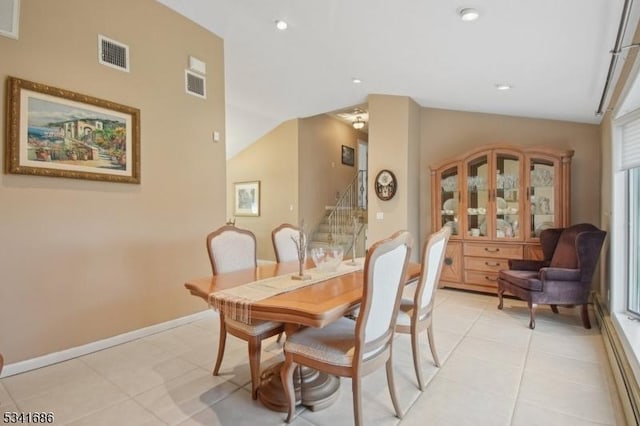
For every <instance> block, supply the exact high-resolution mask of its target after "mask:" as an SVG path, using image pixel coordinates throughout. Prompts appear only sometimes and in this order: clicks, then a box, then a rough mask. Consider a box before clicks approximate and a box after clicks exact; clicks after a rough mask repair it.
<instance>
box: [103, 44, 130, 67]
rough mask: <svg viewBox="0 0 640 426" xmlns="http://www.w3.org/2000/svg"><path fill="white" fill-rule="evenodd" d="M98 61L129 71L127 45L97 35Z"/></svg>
mask: <svg viewBox="0 0 640 426" xmlns="http://www.w3.org/2000/svg"><path fill="white" fill-rule="evenodd" d="M98 62H100V63H101V64H102V65H106V66H108V67H112V68H116V69H119V70H120V71H126V72H129V46H127V45H125V44H122V43H119V42H117V41H115V40H111V39H110V38H107V37H105V36H103V35H98Z"/></svg>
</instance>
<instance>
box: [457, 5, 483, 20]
mask: <svg viewBox="0 0 640 426" xmlns="http://www.w3.org/2000/svg"><path fill="white" fill-rule="evenodd" d="M458 15H460V19H462V20H463V21H467V22H469V21H475V20H476V19H478V18H479V17H480V12H478V10H477V9H474V8H472V7H465V8H463V9H460V10H458Z"/></svg>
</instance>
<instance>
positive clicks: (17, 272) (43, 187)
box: [0, 0, 225, 364]
mask: <svg viewBox="0 0 640 426" xmlns="http://www.w3.org/2000/svg"><path fill="white" fill-rule="evenodd" d="M150 17H153V19H150ZM99 33H100V34H104V35H106V36H107V37H110V38H112V39H115V40H117V41H120V42H122V43H125V44H128V45H129V46H130V53H131V72H130V73H124V72H121V71H118V70H114V69H112V68H108V67H105V66H102V65H99V64H98V62H97V37H98V34H99ZM176 35H179V37H176ZM188 55H194V56H196V57H198V58H199V59H201V60H203V61H205V62H206V63H207V86H208V87H207V93H208V99H207V100H202V99H199V98H196V97H193V96H189V95H186V94H185V92H184V68H185V67H186V65H187V59H188ZM0 57H1V59H0V80H2V84H0V97H1V98H3V99H4V97H5V80H6V77H7V76H8V75H11V76H15V77H19V78H23V79H27V80H31V81H34V82H39V83H44V84H48V85H51V86H55V87H60V88H64V89H67V90H71V91H75V92H79V93H82V94H86V95H91V96H94V97H98V98H102V99H106V100H110V101H114V102H118V103H122V104H125V105H128V106H132V107H136V108H139V109H140V111H141V148H142V152H141V160H142V161H141V166H142V167H141V172H142V183H141V184H140V185H132V184H117V183H107V182H93V181H86V180H72V179H64V178H46V177H34V176H21V175H7V174H3V175H2V176H1V177H0V200H2V201H1V202H0V218H1V220H0V236H1V241H2V246H1V248H0V271H2V275H1V276H2V279H1V281H0V351H1V352H2V353H3V355H4V356H5V361H6V362H7V363H9V364H10V363H15V362H18V361H22V360H26V359H30V358H33V357H37V356H40V355H43V354H47V353H51V352H55V351H60V350H64V349H67V348H71V347H74V346H78V345H82V344H86V343H89V342H93V341H96V340H100V339H103V338H107V337H110V336H114V335H118V334H121V333H124V332H127V331H131V330H135V329H138V328H141V327H145V326H149V325H152V324H155V323H159V322H163V321H167V320H170V319H174V318H177V317H181V316H184V315H187V314H190V313H193V312H196V311H199V310H203V309H205V308H206V305H205V304H204V303H203V302H202V301H200V300H196V299H195V298H194V297H193V296H190V295H189V294H188V293H187V292H186V290H184V288H183V286H182V284H183V283H184V281H185V280H186V279H188V278H190V277H194V276H203V275H207V274H209V273H210V267H209V262H208V259H207V255H206V250H205V239H204V238H205V235H206V233H207V232H208V231H209V230H210V229H211V228H212V227H213V226H214V225H215V224H218V223H220V222H223V221H224V219H225V206H224V205H223V203H221V202H220V200H224V199H225V185H224V182H225V152H224V151H225V149H224V143H222V142H221V143H217V144H214V143H213V142H212V141H211V134H212V132H213V131H214V130H216V131H219V132H221V134H222V135H224V75H223V70H224V64H223V43H222V40H221V39H220V38H218V37H216V36H214V35H213V34H211V33H209V32H207V31H205V30H204V29H202V28H201V27H199V26H197V25H196V24H194V23H192V22H189V21H187V20H185V19H184V18H182V17H180V16H179V15H177V14H175V13H173V12H171V11H170V10H169V9H167V8H165V7H164V6H161V5H160V4H158V3H157V2H155V1H152V0H138V1H135V2H131V1H128V0H110V1H108V2H105V1H98V0H66V1H55V2H54V1H36V0H23V1H22V2H21V17H20V38H19V40H13V39H9V38H5V37H0ZM0 123H1V124H0V127H2V128H4V104H2V106H0ZM0 155H1V156H4V154H0Z"/></svg>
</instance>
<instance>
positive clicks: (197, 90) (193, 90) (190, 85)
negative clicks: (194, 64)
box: [184, 70, 207, 99]
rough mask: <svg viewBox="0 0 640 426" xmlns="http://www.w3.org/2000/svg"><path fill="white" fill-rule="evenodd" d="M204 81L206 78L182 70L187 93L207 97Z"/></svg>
mask: <svg viewBox="0 0 640 426" xmlns="http://www.w3.org/2000/svg"><path fill="white" fill-rule="evenodd" d="M206 82H207V80H206V79H205V78H204V77H203V76H201V75H199V74H196V73H194V72H191V71H189V70H184V84H185V90H186V92H187V93H188V94H190V95H193V96H197V97H199V98H202V99H207V89H206Z"/></svg>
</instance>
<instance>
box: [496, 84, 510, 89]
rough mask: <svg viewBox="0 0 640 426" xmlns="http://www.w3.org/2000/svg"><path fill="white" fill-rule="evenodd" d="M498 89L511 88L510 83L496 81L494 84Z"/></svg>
mask: <svg viewBox="0 0 640 426" xmlns="http://www.w3.org/2000/svg"><path fill="white" fill-rule="evenodd" d="M495 86H496V89H498V90H511V89H512V87H513V86H511V85H510V84H504V83H498V84H496V85H495Z"/></svg>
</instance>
